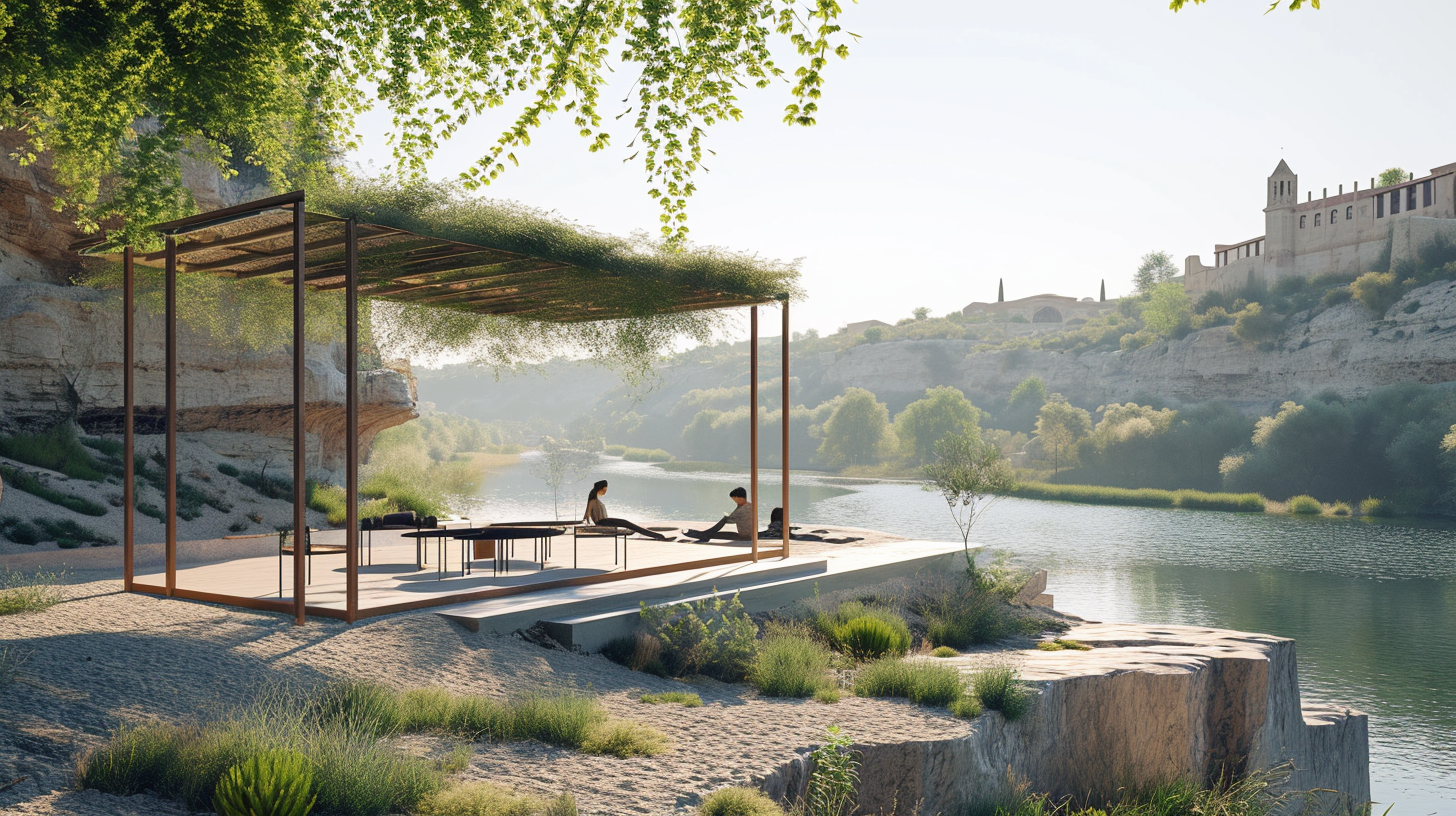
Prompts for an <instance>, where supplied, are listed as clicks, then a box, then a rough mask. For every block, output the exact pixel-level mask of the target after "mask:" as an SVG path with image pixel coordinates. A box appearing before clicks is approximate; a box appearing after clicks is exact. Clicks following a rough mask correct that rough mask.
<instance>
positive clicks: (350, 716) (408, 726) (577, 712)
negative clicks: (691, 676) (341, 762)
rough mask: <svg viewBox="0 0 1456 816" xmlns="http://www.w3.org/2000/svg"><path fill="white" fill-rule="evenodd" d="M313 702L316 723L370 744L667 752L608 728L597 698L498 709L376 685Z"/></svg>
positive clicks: (642, 735) (512, 703) (334, 687)
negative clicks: (468, 743) (428, 737)
mask: <svg viewBox="0 0 1456 816" xmlns="http://www.w3.org/2000/svg"><path fill="white" fill-rule="evenodd" d="M314 700H315V702H314V703H313V712H314V717H315V719H316V720H317V721H319V722H323V723H331V722H332V723H341V724H343V725H344V726H345V727H348V728H350V729H351V730H356V731H360V732H364V733H370V734H374V735H376V736H394V735H398V734H415V733H433V734H440V735H443V736H452V737H460V738H463V739H469V740H479V739H491V740H495V741H497V742H518V741H522V740H537V741H538V742H544V743H547V744H549V745H559V746H562V747H564V748H579V749H581V750H583V751H586V752H587V753H606V754H609V755H612V756H653V755H654V754H657V753H661V752H662V750H664V749H665V747H666V737H665V736H663V735H662V734H660V733H659V732H656V731H654V730H652V729H650V728H646V727H645V726H636V725H635V724H630V723H629V724H626V725H624V723H623V721H620V720H608V718H607V714H606V711H605V710H603V709H602V707H601V704H600V703H598V702H597V700H596V698H594V697H588V696H585V695H580V694H570V693H560V694H545V693H542V694H526V695H521V696H516V697H510V698H507V699H506V700H503V701H502V700H496V699H493V698H489V697H482V696H478V695H467V694H455V693H453V692H450V691H447V690H445V689H441V688H426V689H411V690H409V691H404V692H401V691H397V690H395V689H392V688H390V687H388V686H384V685H381V684H378V683H365V682H354V681H346V682H339V683H334V684H331V685H329V686H327V687H325V689H324V690H323V691H322V692H320V693H319V694H317V695H315V698H314ZM627 725H631V726H633V727H632V728H628V727H627ZM634 729H635V730H634ZM633 752H635V753H633Z"/></svg>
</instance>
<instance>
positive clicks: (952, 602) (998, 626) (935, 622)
mask: <svg viewBox="0 0 1456 816" xmlns="http://www.w3.org/2000/svg"><path fill="white" fill-rule="evenodd" d="M914 609H915V611H916V612H917V613H919V614H920V616H921V617H923V618H924V619H925V639H926V640H928V641H930V644H931V645H932V646H937V647H939V646H948V647H950V648H952V649H957V650H960V649H968V648H970V647H971V646H975V645H977V644H981V643H994V642H996V641H998V640H1001V639H1003V638H1006V637H1010V636H1011V635H1014V634H1017V633H1018V632H1020V624H1019V623H1018V619H1017V616H1016V615H1015V614H1014V613H1013V612H1012V610H1011V608H1010V607H1009V606H1008V605H1007V604H1006V602H1005V601H1004V600H1003V599H1002V598H1000V597H999V596H997V595H995V594H994V593H991V592H983V591H980V590H978V589H976V588H975V586H974V585H972V584H971V582H970V581H968V580H962V581H960V582H959V583H956V584H951V585H942V586H939V587H937V588H934V589H933V590H932V591H929V592H927V593H926V594H925V595H924V596H923V597H921V598H919V599H918V600H917V601H916V602H915V604H914Z"/></svg>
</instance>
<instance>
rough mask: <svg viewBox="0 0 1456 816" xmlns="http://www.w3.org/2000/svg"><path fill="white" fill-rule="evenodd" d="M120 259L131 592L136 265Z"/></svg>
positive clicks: (126, 560)
mask: <svg viewBox="0 0 1456 816" xmlns="http://www.w3.org/2000/svg"><path fill="white" fill-rule="evenodd" d="M121 257H122V260H121V275H122V284H121V288H122V293H121V309H122V316H121V345H122V348H121V395H122V396H121V403H122V431H121V461H122V462H123V465H122V470H123V472H124V473H123V475H122V477H121V541H122V547H121V562H122V563H121V585H122V589H124V590H125V591H127V592H131V585H132V579H133V577H135V575H136V568H135V566H134V562H135V550H134V547H135V546H136V519H135V518H134V517H133V515H132V514H133V512H134V511H133V509H132V508H133V506H134V505H135V503H136V472H135V470H134V467H135V466H134V465H133V461H134V460H135V457H136V438H135V435H134V432H133V429H132V426H133V425H134V424H135V410H136V392H135V391H134V390H133V388H134V386H135V384H136V383H135V382H134V379H133V374H132V369H133V368H135V367H136V366H135V363H136V360H135V359H134V358H133V355H134V354H135V352H134V351H133V350H132V349H133V346H134V345H135V343H134V340H135V338H134V337H133V336H132V335H133V331H134V330H135V327H136V317H135V314H134V309H135V306H136V304H135V302H134V301H135V298H136V264H135V259H134V258H133V257H132V250H131V247H130V246H128V247H127V248H126V249H125V250H123V252H122V256H121Z"/></svg>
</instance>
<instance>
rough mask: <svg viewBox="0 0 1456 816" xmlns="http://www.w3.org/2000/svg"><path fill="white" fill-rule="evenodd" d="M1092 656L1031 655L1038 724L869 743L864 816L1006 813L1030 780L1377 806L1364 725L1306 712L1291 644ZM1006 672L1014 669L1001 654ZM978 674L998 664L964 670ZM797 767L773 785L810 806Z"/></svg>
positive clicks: (787, 768) (1216, 636)
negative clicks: (1242, 782)
mask: <svg viewBox="0 0 1456 816" xmlns="http://www.w3.org/2000/svg"><path fill="white" fill-rule="evenodd" d="M1067 636H1068V637H1071V638H1075V639H1077V640H1079V641H1082V642H1083V643H1086V644H1088V645H1090V646H1093V647H1094V648H1093V649H1092V650H1091V651H1088V652H1079V651H1059V652H1043V651H1040V650H1029V651H1025V652H1018V653H1016V655H1015V656H1014V658H1013V659H1014V661H1015V662H1016V663H1017V664H1018V665H1019V667H1020V671H1021V675H1022V678H1023V679H1024V680H1026V681H1028V682H1029V683H1030V684H1031V685H1033V686H1034V687H1035V688H1036V689H1037V692H1038V693H1037V696H1036V702H1035V703H1034V705H1033V707H1032V710H1031V713H1029V714H1028V715H1027V716H1026V717H1024V718H1023V719H1021V720H1018V721H1016V722H1007V721H1006V720H1005V719H1004V718H1003V717H1001V715H1000V714H997V713H994V712H990V713H987V714H985V715H983V716H982V717H981V718H980V719H978V720H977V721H976V723H975V730H974V731H973V732H972V733H971V734H970V735H969V736H966V737H960V738H956V739H939V740H925V741H915V742H897V743H888V744H874V743H871V744H865V745H858V746H856V749H857V750H859V751H860V752H861V756H862V765H861V768H860V781H861V787H860V792H859V810H858V811H857V812H859V813H865V814H888V813H891V812H893V810H894V808H895V807H896V805H897V803H898V804H899V805H900V806H901V807H902V808H903V806H904V805H905V804H907V803H919V812H920V813H963V812H966V810H967V809H968V808H977V807H985V806H987V805H989V804H994V803H996V802H998V801H1005V799H1006V798H1007V797H1009V796H1010V795H1011V794H1012V792H1013V789H1014V787H1015V786H1016V785H1017V784H1018V783H1025V784H1026V785H1027V788H1028V789H1029V790H1031V791H1042V792H1047V793H1050V794H1052V795H1053V796H1054V797H1057V798H1060V797H1063V796H1073V797H1076V798H1078V799H1083V798H1087V797H1090V798H1091V799H1092V800H1094V801H1097V800H1105V799H1106V798H1108V797H1111V796H1113V795H1114V794H1115V792H1116V790H1117V789H1118V788H1119V787H1122V786H1134V787H1136V786H1139V785H1145V784H1150V783H1157V782H1162V781H1167V780H1171V779H1175V778H1192V779H1194V780H1196V781H1198V782H1200V783H1203V784H1205V785H1214V784H1217V783H1218V781H1219V779H1220V775H1221V774H1222V775H1225V778H1227V775H1233V776H1236V777H1242V776H1244V775H1246V774H1248V773H1250V772H1255V771H1266V770H1271V769H1276V768H1281V766H1283V767H1284V768H1286V769H1287V768H1288V766H1291V765H1292V773H1289V775H1288V777H1287V779H1285V780H1284V781H1282V783H1281V784H1280V785H1279V787H1280V788H1281V789H1282V790H1283V791H1284V792H1285V793H1286V794H1287V798H1286V801H1285V805H1284V812H1286V813H1291V814H1331V815H1333V814H1344V813H1353V812H1358V807H1359V806H1361V805H1363V804H1365V803H1366V802H1368V801H1369V799H1370V769H1369V744H1368V742H1369V740H1368V735H1367V718H1366V715H1364V714H1362V713H1360V712H1357V711H1351V710H1349V709H1345V708H1341V707H1337V706H1329V705H1320V704H1304V703H1302V701H1301V700H1300V694H1299V683H1298V668H1297V665H1296V660H1295V650H1294V641H1292V640H1288V639H1285V638H1277V637H1271V636H1268V635H1257V634H1249V633H1243V632H1228V631H1220V630H1216V629H1205V628H1201V627H1193V626H1133V625H1113V624H1084V625H1080V626H1077V627H1075V628H1073V629H1072V631H1071V632H1069V633H1068V635H1067ZM996 659H998V660H1005V657H1004V655H998V656H997V657H996ZM951 660H952V661H954V662H957V663H959V664H961V666H962V668H963V669H964V670H966V671H970V670H972V669H973V668H974V667H975V665H976V663H977V662H978V660H980V661H984V660H986V658H985V656H981V657H979V658H978V657H977V656H975V655H968V656H964V657H960V658H952V659H951ZM808 771H809V764H808V761H807V758H806V757H800V758H797V759H795V760H793V761H791V762H789V763H786V764H785V765H784V766H782V767H781V768H780V769H779V770H778V771H777V772H775V773H772V774H770V775H768V776H767V777H766V778H764V779H763V780H762V781H761V785H762V787H763V788H764V789H765V790H766V791H768V792H769V794H770V795H772V796H774V797H775V798H777V799H780V800H781V801H788V800H790V799H792V798H793V797H795V796H799V795H802V793H803V789H804V786H805V783H806V781H807V773H808Z"/></svg>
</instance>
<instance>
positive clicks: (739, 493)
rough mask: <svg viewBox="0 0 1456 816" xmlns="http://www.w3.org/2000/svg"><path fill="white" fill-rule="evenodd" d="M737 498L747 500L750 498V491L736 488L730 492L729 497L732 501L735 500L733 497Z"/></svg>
mask: <svg viewBox="0 0 1456 816" xmlns="http://www.w3.org/2000/svg"><path fill="white" fill-rule="evenodd" d="M735 496H736V497H738V498H740V499H746V498H748V491H747V490H744V489H743V488H741V487H735V488H733V489H732V490H730V491H728V497H729V498H730V499H731V498H733V497H735Z"/></svg>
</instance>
